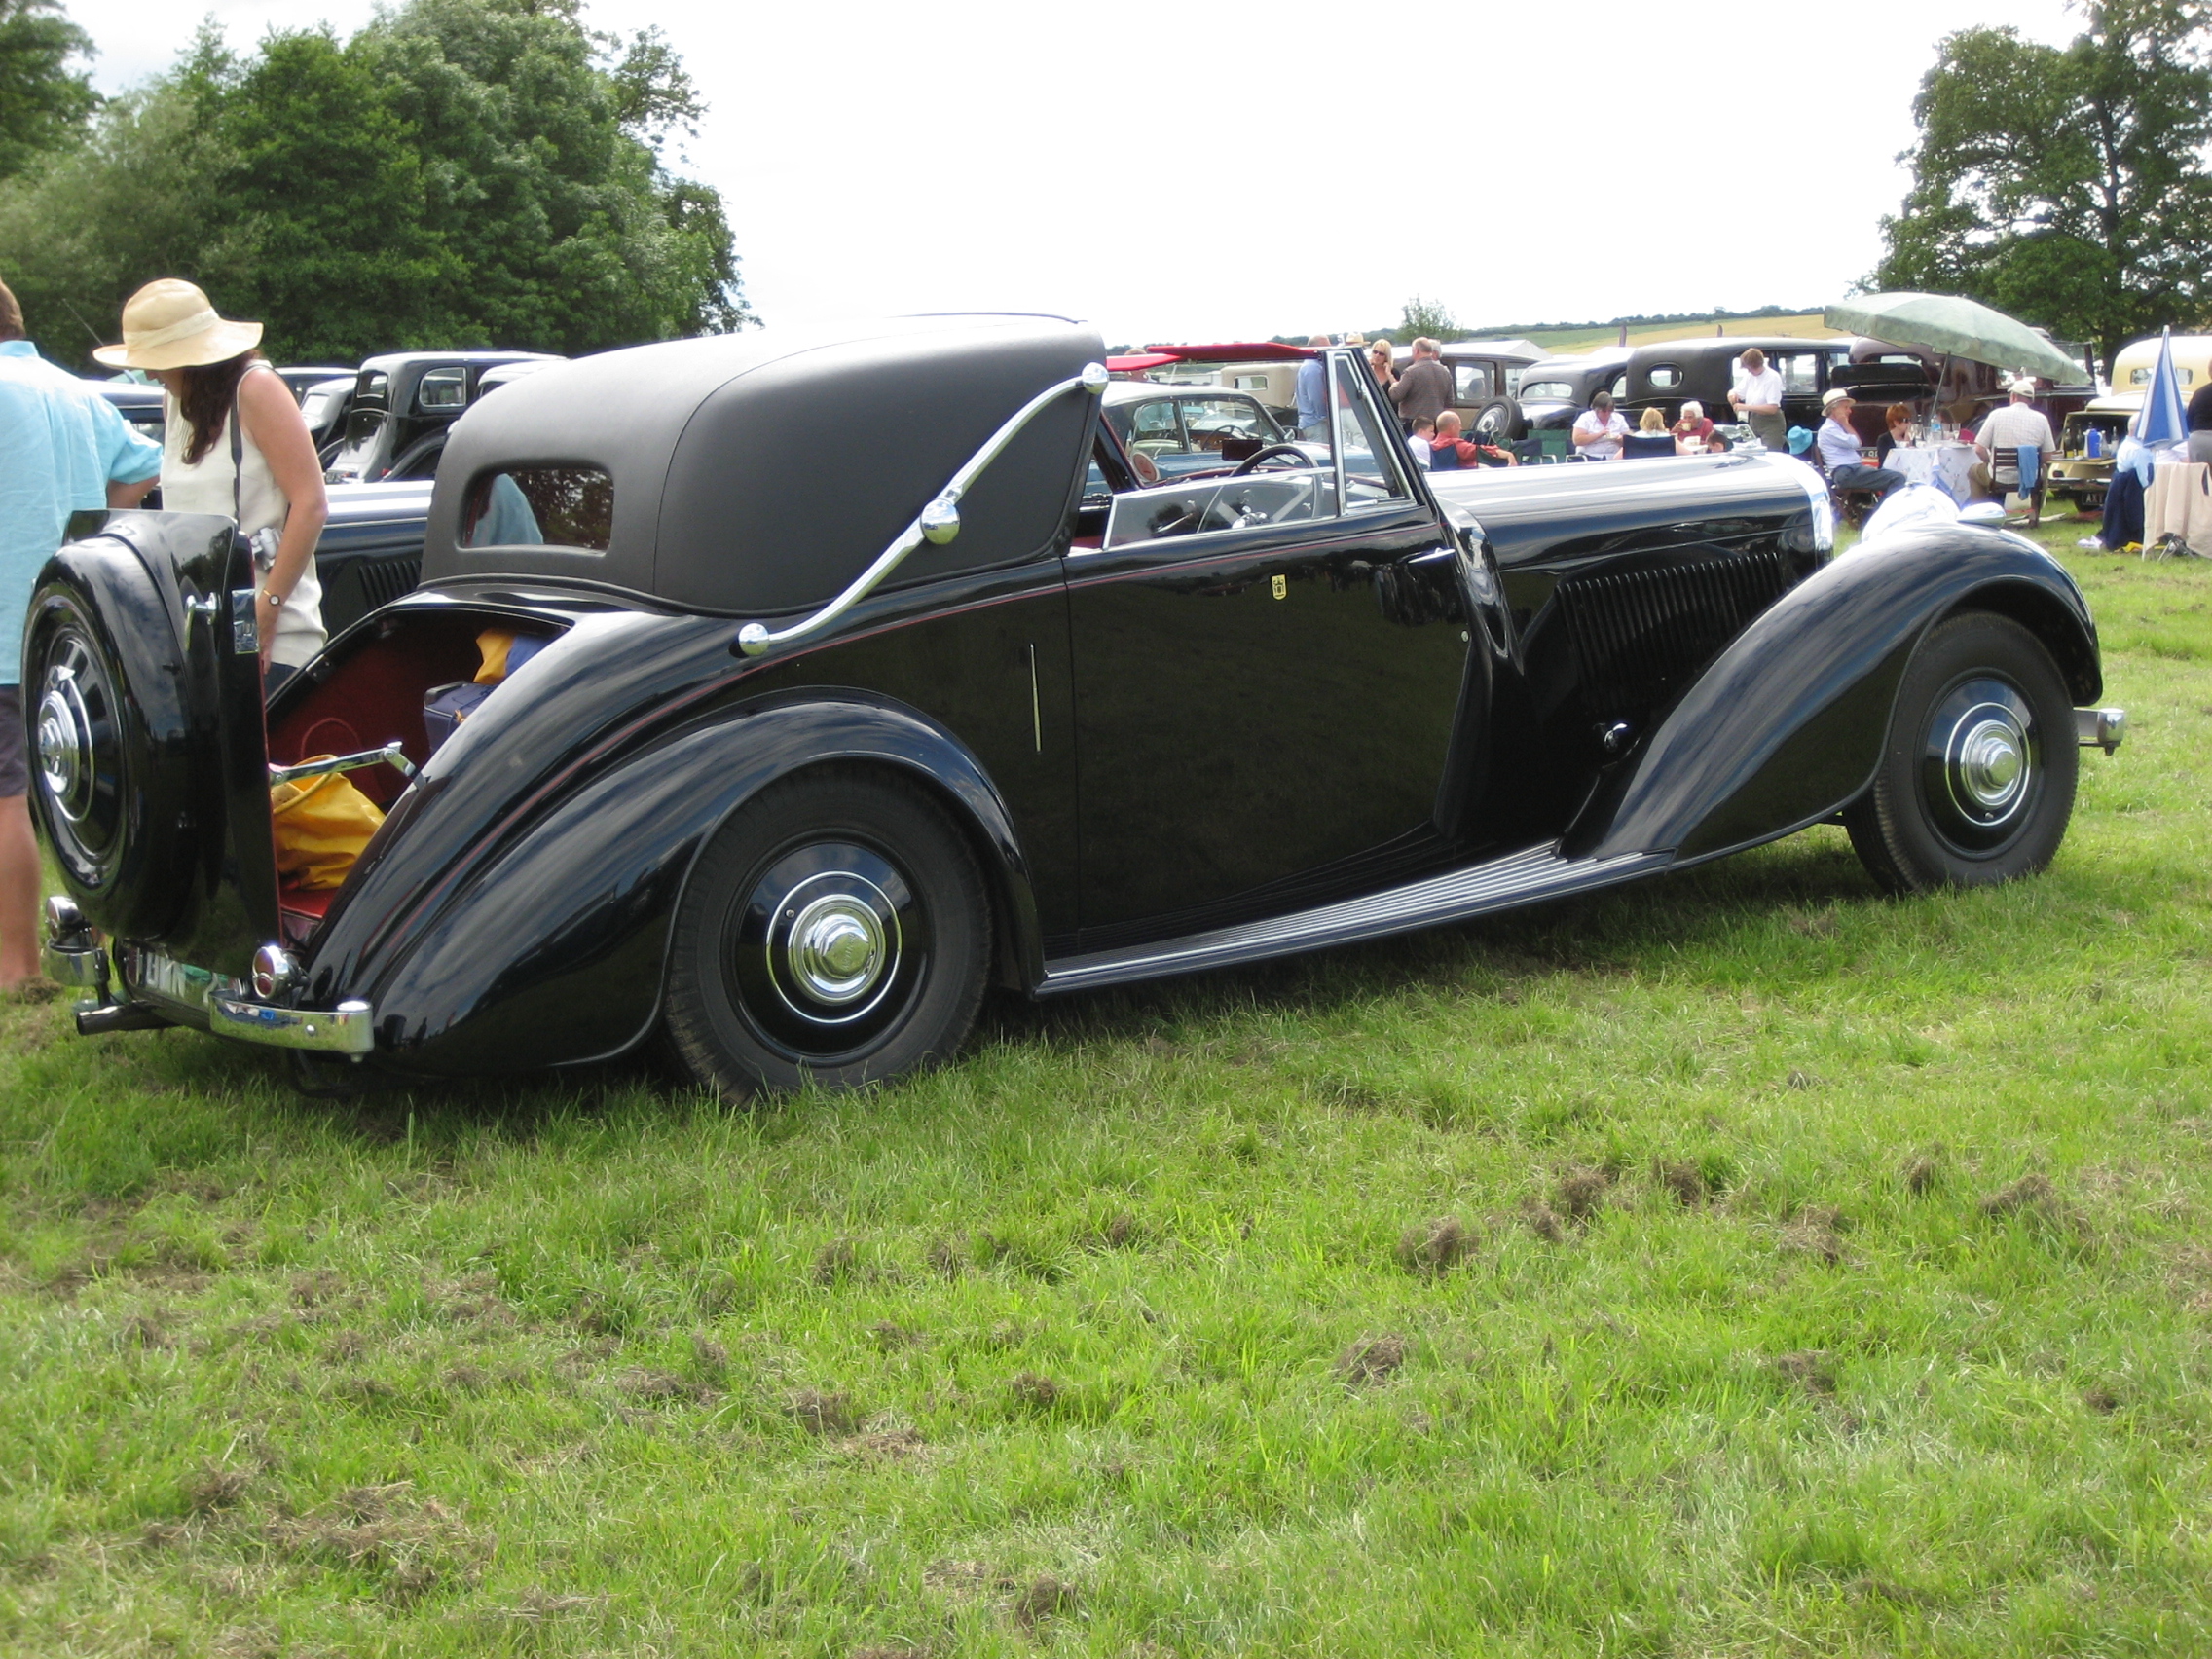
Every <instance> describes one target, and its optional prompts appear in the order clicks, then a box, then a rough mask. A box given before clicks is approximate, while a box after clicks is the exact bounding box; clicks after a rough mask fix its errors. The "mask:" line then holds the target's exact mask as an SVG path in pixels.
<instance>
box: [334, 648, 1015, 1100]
mask: <svg viewBox="0 0 2212 1659" xmlns="http://www.w3.org/2000/svg"><path fill="white" fill-rule="evenodd" d="M837 761H868V762H875V763H879V764H885V765H890V766H894V767H898V768H900V769H902V770H903V771H906V772H909V773H912V774H914V775H915V776H917V777H919V778H920V779H922V780H923V781H924V782H926V783H928V784H929V785H931V786H932V787H934V788H935V789H936V790H937V791H938V793H940V795H941V796H943V797H944V798H945V799H946V801H947V803H948V804H949V805H951V806H952V807H953V809H954V811H955V812H956V814H957V815H958V816H959V817H960V818H961V819H962V820H963V821H964V822H965V824H966V826H967V828H968V829H969V830H970V831H971V832H972V835H973V838H974V839H975V841H976V842H977V852H978V854H979V855H980V856H981V858H982V861H983V865H984V868H985V871H986V873H987V874H988V875H989V876H990V877H991V878H992V887H993V891H994V895H995V896H996V897H997V898H998V899H999V901H1000V903H1001V905H1002V908H1003V910H1004V911H1005V913H1006V915H1007V917H1008V919H1009V922H1010V924H1011V931H1012V934H1013V940H1014V949H1015V953H1016V961H1017V964H1018V971H1019V972H1020V974H1021V975H1022V976H1023V977H1024V982H1025V983H1030V984H1034V983H1036V982H1038V980H1039V979H1040V978H1041V977H1042V973H1043V967H1042V952H1041V943H1040V940H1039V936H1038V931H1037V921H1036V908H1035V903H1034V900H1033V897H1032V895H1031V891H1030V884H1029V873H1028V867H1027V865H1026V863H1025V862H1024V860H1023V858H1022V854H1021V849H1020V845H1019V843H1018V841H1017V840H1016V838H1015V835H1014V825H1013V821H1012V819H1011V817H1010V816H1009V814H1008V812H1007V810H1006V805H1005V802H1004V801H1003V800H1002V799H1001V798H1000V795H999V793H998V791H997V789H996V788H995V787H994V786H993V785H992V783H991V781H990V779H989V778H988V777H987V776H986V775H985V773H984V771H983V769H982V767H981V765H980V764H979V763H978V762H977V760H976V758H975V756H973V755H971V754H970V753H969V752H968V750H967V749H966V748H965V747H964V746H963V745H962V744H961V743H960V742H959V740H958V739H957V738H955V737H953V736H952V734H951V733H950V732H948V731H946V730H945V729H944V728H943V727H941V726H940V725H938V724H937V723H936V722H935V721H932V720H930V719H927V718H926V717H924V716H922V715H919V714H917V713H915V712H914V711H913V710H911V709H907V708H904V707H903V706H899V705H893V704H888V703H884V702H878V701H866V700H863V699H862V698H861V696H860V694H858V693H855V694H853V696H852V697H850V698H849V699H842V698H830V699H826V698H825V697H824V696H823V695H822V693H821V692H820V691H814V690H810V691H808V692H806V693H803V694H799V695H795V696H793V697H790V698H785V699H768V700H765V701H763V702H762V703H759V704H755V705H751V706H749V707H747V708H744V709H742V710H740V711H737V712H736V713H735V714H734V715H731V716H726V717H722V718H719V719H717V720H716V722H715V723H713V724H711V725H706V726H700V727H694V728H691V729H689V730H687V731H682V732H679V733H676V734H674V735H673V736H671V737H670V738H669V739H668V740H667V741H666V742H664V743H661V744H658V745H656V746H654V747H653V748H651V749H649V750H645V751H644V752H641V753H640V754H638V755H637V756H633V757H632V758H631V759H630V760H628V761H627V762H626V763H624V764H623V765H620V766H618V767H615V768H614V769H612V770H611V771H608V772H607V773H605V774H603V775H601V776H599V777H597V778H595V779H594V780H592V781H591V782H590V783H589V784H587V785H585V786H584V787H583V788H582V789H580V790H579V791H577V792H576V793H574V794H573V795H571V796H570V798H569V799H568V800H567V801H565V802H563V803H562V804H560V805H559V806H557V807H555V808H553V809H552V810H551V811H550V812H548V813H547V814H546V815H545V816H544V818H542V819H541V820H540V821H539V822H538V823H537V824H536V825H535V826H534V827H533V828H532V830H530V831H529V832H528V833H527V834H526V835H524V836H523V837H522V838H521V839H520V840H518V841H517V842H516V843H515V844H514V846H513V847H512V848H511V849H509V850H507V851H506V852H505V853H504V854H502V855H501V856H499V857H498V859H497V860H496V861H495V862H494V863H492V864H490V865H489V866H486V867H485V868H483V869H482V870H481V871H478V872H476V873H475V874H474V875H473V876H472V877H471V878H470V879H469V880H468V881H466V882H465V883H464V884H463V885H462V886H461V888H460V889H459V890H458V891H457V892H456V893H455V894H454V895H453V896H452V897H451V898H450V899H449V900H448V901H447V902H446V903H444V904H442V905H441V906H439V908H438V910H437V911H436V913H435V914H434V915H431V916H429V917H427V918H426V919H425V920H424V922H423V923H422V924H421V925H420V926H418V927H417V928H415V929H413V930H411V931H409V932H408V933H406V934H404V935H402V936H399V937H396V938H394V939H392V940H390V941H389V942H388V943H387V946H386V947H385V949H384V950H382V951H380V952H379V953H378V957H377V958H376V959H369V960H364V961H363V962H362V963H361V964H360V972H359V974H358V977H357V980H356V983H355V985H353V986H350V987H348V988H347V989H346V991H345V993H344V994H347V995H362V996H366V997H367V998H368V999H369V1001H370V1002H371V1004H372V1005H373V1006H374V1007H375V1008H376V1010H377V1013H378V1031H377V1035H378V1047H379V1050H380V1051H382V1053H383V1055H384V1057H386V1058H387V1059H388V1060H389V1062H390V1063H391V1064H393V1065H395V1066H396V1067H398V1068H399V1069H402V1070H407V1071H418V1072H427V1073H435V1074H446V1075H461V1074H467V1073H474V1072H485V1071H498V1070H511V1069H514V1068H515V1067H518V1066H544V1065H563V1064H574V1063H578V1062H582V1061H587V1060H594V1059H601V1058H605V1057H608V1056H609V1055H612V1054H615V1053H618V1052H620V1051H624V1050H626V1049H629V1048H631V1047H633V1046H635V1045H636V1044H637V1043H638V1042H639V1041H641V1040H642V1039H643V1038H644V1037H645V1035H646V1034H647V1033H648V1032H649V1031H650V1030H651V1028H652V1025H653V1021H654V1019H655V1018H656V1017H657V1016H658V1014H659V1009H660V994H661V980H662V970H663V966H664V964H665V961H666V957H667V951H668V940H669V933H670V928H671V924H672V922H673V919H674V916H675V913H676V906H677V904H678V903H679V902H680V901H681V899H682V891H683V887H684V884H685V882H686V880H687V879H688V877H689V874H690V871H691V867H692V865H693V863H694V862H695V861H696V859H697V857H698V855H699V853H700V851H701V849H702V848H703V847H704V846H705V845H706V843H707V842H708V841H709V840H710V839H711V838H712V837H713V835H714V833H715V831H716V830H718V829H719V828H720V826H721V825H722V824H723V823H724V822H725V821H726V820H727V819H728V817H729V815H730V814H731V813H732V812H734V811H735V810H736V809H737V808H738V807H739V806H741V805H743V804H744V802H745V801H746V800H748V799H749V798H751V797H752V796H753V795H754V794H756V793H758V792H759V791H760V790H761V789H763V788H764V787H766V786H767V785H769V784H771V783H773V782H775V781H776V780H777V779H779V778H783V777H787V776H789V775H791V774H793V773H794V772H797V771H799V770H802V769H805V768H808V767H812V766H814V765H818V764H822V763H825V762H837Z"/></svg>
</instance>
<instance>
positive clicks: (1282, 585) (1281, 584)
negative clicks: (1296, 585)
mask: <svg viewBox="0 0 2212 1659" xmlns="http://www.w3.org/2000/svg"><path fill="white" fill-rule="evenodd" d="M1268 587H1269V589H1270V590H1271V591H1272V593H1273V594H1274V596H1275V598H1277V599H1288V598H1289V597H1290V580H1289V578H1288V577H1286V576H1270V577H1269V578H1268Z"/></svg>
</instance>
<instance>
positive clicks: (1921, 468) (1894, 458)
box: [1882, 446, 1936, 484]
mask: <svg viewBox="0 0 2212 1659" xmlns="http://www.w3.org/2000/svg"><path fill="white" fill-rule="evenodd" d="M1882 464H1883V465H1884V466H1886V467H1888V468H1889V469H1890V470H1891V471H1892V472H1901V473H1903V474H1904V481H1905V482H1906V483H1907V484H1933V483H1935V482H1936V452H1935V451H1934V450H1932V449H1905V448H1903V447H1902V446H1899V448H1897V449H1894V450H1892V451H1890V455H1889V459H1888V460H1887V461H1883V462H1882Z"/></svg>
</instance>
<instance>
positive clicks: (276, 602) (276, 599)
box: [261, 588, 286, 608]
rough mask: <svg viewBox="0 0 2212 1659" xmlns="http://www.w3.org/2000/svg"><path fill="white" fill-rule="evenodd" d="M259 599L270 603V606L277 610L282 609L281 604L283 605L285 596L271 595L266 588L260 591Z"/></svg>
mask: <svg viewBox="0 0 2212 1659" xmlns="http://www.w3.org/2000/svg"><path fill="white" fill-rule="evenodd" d="M261 597H262V598H263V599H266V600H267V601H269V603H270V604H271V605H272V606H275V607H278V608H281V607H282V605H283V603H284V600H285V598H286V596H285V595H283V594H280V593H272V592H270V590H269V589H267V588H263V589H262V590H261Z"/></svg>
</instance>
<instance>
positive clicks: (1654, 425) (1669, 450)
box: [1621, 409, 1676, 461]
mask: <svg viewBox="0 0 2212 1659" xmlns="http://www.w3.org/2000/svg"><path fill="white" fill-rule="evenodd" d="M1636 425H1637V429H1636V430H1635V431H1633V432H1631V433H1629V435H1628V436H1627V437H1625V438H1623V439H1622V440H1621V459H1622V460H1623V461H1635V460H1637V459H1638V458H1639V457H1642V456H1661V455H1673V454H1675V453H1676V449H1675V435H1674V434H1673V433H1672V432H1670V431H1668V430H1667V417H1666V416H1664V415H1662V414H1660V413H1659V411H1658V410H1656V409H1646V410H1645V411H1644V412H1643V415H1642V418H1641V420H1639V421H1638V422H1637V424H1636Z"/></svg>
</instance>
